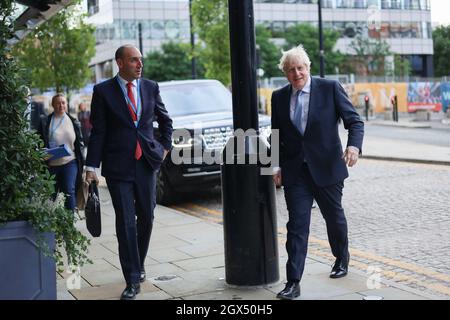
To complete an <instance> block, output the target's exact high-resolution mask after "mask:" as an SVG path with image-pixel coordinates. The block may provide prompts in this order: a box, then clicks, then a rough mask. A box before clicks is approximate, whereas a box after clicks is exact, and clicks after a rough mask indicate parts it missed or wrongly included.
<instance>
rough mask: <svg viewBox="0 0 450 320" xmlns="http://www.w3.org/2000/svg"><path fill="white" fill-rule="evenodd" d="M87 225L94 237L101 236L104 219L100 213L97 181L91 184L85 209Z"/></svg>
mask: <svg viewBox="0 0 450 320" xmlns="http://www.w3.org/2000/svg"><path fill="white" fill-rule="evenodd" d="M84 214H85V216H86V227H87V229H88V231H89V233H90V234H91V235H92V236H93V237H99V236H100V234H101V233H102V220H101V213H100V198H99V197H98V188H97V183H95V182H94V181H93V182H91V183H90V184H89V194H88V199H87V201H86V207H85V209H84Z"/></svg>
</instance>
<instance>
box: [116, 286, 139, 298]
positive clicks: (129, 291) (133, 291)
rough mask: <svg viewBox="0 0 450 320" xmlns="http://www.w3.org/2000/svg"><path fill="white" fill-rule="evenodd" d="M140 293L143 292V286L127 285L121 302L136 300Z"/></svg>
mask: <svg viewBox="0 0 450 320" xmlns="http://www.w3.org/2000/svg"><path fill="white" fill-rule="evenodd" d="M139 292H141V285H140V284H139V283H132V284H127V287H126V288H125V290H123V292H122V295H121V296H120V300H134V299H136V295H137V294H138V293H139Z"/></svg>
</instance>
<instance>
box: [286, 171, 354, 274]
mask: <svg viewBox="0 0 450 320" xmlns="http://www.w3.org/2000/svg"><path fill="white" fill-rule="evenodd" d="M282 174H283V171H282ZM343 188H344V182H343V181H342V182H339V183H337V184H334V185H331V186H326V187H318V186H317V185H316V184H315V183H314V181H313V179H312V177H311V174H310V172H309V169H308V165H307V164H306V163H303V164H302V170H301V175H300V177H299V180H298V182H297V183H295V184H294V185H290V186H287V187H285V188H284V195H285V199H286V204H287V209H288V213H289V221H288V223H287V225H286V227H287V241H286V250H287V253H288V261H287V263H286V276H287V280H288V281H300V280H301V278H302V275H303V270H304V268H305V259H306V253H307V250H308V236H309V225H310V221H311V206H312V203H313V199H316V202H317V204H318V205H319V208H320V211H321V212H322V216H323V218H324V219H325V222H326V227H327V234H328V241H329V243H330V246H331V251H332V253H333V255H334V256H335V257H336V258H340V259H346V258H347V255H348V236H347V233H348V231H347V220H346V219H345V214H344V210H343V209H342V204H341V202H342V190H343Z"/></svg>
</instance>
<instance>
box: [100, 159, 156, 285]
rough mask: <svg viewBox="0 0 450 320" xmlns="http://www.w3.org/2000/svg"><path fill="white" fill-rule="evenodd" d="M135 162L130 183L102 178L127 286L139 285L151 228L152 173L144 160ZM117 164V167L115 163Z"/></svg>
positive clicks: (154, 194)
mask: <svg viewBox="0 0 450 320" xmlns="http://www.w3.org/2000/svg"><path fill="white" fill-rule="evenodd" d="M135 162H136V178H135V180H134V181H119V180H114V179H110V178H106V183H107V185H108V189H109V193H110V194H111V198H112V202H113V206H114V211H115V214H116V233H117V240H118V242H119V258H120V265H121V267H122V272H123V275H124V277H125V281H126V282H127V284H132V283H139V276H140V271H141V270H142V269H143V268H144V262H145V257H146V256H147V251H148V247H149V243H150V236H151V233H152V228H153V218H154V215H153V211H154V208H155V206H156V172H155V171H154V170H153V169H152V168H151V167H150V165H149V164H148V163H147V162H146V161H145V159H144V157H142V158H141V159H140V160H137V161H135ZM118 165H120V164H118Z"/></svg>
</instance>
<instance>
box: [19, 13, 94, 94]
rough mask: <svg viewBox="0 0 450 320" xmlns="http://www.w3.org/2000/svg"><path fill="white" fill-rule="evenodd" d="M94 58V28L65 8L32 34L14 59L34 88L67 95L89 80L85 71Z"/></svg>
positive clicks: (87, 71) (24, 41) (87, 70)
mask: <svg viewBox="0 0 450 320" xmlns="http://www.w3.org/2000/svg"><path fill="white" fill-rule="evenodd" d="M94 54H95V37H94V27H92V26H90V25H87V24H86V23H84V22H83V16H82V15H81V14H80V13H77V12H76V11H74V10H73V8H72V9H71V8H66V9H64V10H62V11H61V12H59V13H57V14H56V15H55V16H53V17H52V18H51V19H50V20H49V21H47V22H45V23H43V24H42V25H41V26H39V27H38V28H37V29H36V30H35V31H33V32H31V33H30V34H29V35H28V36H27V37H26V38H25V39H23V40H22V41H21V42H20V43H19V44H18V45H17V46H16V48H15V50H14V55H15V56H16V57H17V58H18V60H19V63H20V65H21V67H23V68H24V69H26V70H27V71H28V76H29V78H30V80H31V86H32V87H33V88H39V89H40V90H41V91H44V90H46V89H49V88H55V90H56V91H57V92H62V91H65V92H66V93H68V92H69V91H70V90H72V89H79V88H82V87H83V86H84V85H85V84H86V83H87V82H88V80H89V79H90V77H91V70H90V69H89V67H88V64H89V61H90V59H91V58H92V57H93V56H94Z"/></svg>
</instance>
